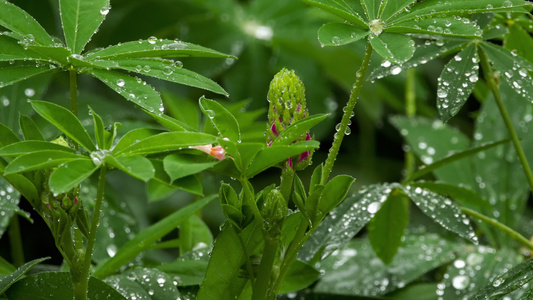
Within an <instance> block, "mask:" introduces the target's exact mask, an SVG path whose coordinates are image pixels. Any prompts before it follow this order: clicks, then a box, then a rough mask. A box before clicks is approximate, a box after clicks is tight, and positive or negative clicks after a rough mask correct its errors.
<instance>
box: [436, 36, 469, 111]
mask: <svg viewBox="0 0 533 300" xmlns="http://www.w3.org/2000/svg"><path fill="white" fill-rule="evenodd" d="M478 63H479V56H478V54H477V47H476V45H475V44H470V45H469V46H468V47H466V48H465V49H463V51H461V52H459V53H458V54H457V55H455V56H454V57H453V58H452V59H451V60H450V62H449V63H448V64H446V66H445V67H444V69H443V70H442V73H441V75H440V77H439V83H438V87H437V108H438V110H439V114H440V117H441V119H442V120H443V121H444V122H446V121H448V120H449V119H450V118H452V117H453V116H455V115H456V114H457V113H458V112H459V110H460V109H461V107H463V105H464V104H465V102H466V100H467V99H468V97H469V96H470V94H471V93H472V91H473V90H474V86H475V84H476V82H477V81H478V79H479V75H478V70H479V64H478Z"/></svg>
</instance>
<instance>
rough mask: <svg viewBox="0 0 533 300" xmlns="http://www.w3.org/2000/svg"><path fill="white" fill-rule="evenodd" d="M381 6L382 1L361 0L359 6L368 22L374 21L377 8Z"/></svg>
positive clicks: (377, 12) (376, 15)
mask: <svg viewBox="0 0 533 300" xmlns="http://www.w3.org/2000/svg"><path fill="white" fill-rule="evenodd" d="M382 4H383V1H376V0H362V1H361V5H362V6H363V9H364V11H365V13H366V16H367V18H368V20H375V19H377V18H379V17H378V15H379V8H380V6H381V5H382Z"/></svg>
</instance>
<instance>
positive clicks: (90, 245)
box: [74, 166, 106, 300]
mask: <svg viewBox="0 0 533 300" xmlns="http://www.w3.org/2000/svg"><path fill="white" fill-rule="evenodd" d="M105 176H106V167H105V166H103V167H102V168H100V175H99V177H98V190H97V191H96V201H95V204H94V212H93V219H92V221H91V231H90V232H89V236H88V238H87V250H86V252H85V257H84V259H83V266H82V270H81V280H80V282H79V283H77V284H75V285H74V299H75V300H86V299H87V289H88V287H89V272H90V267H91V262H92V256H93V251H94V243H95V241H96V231H97V230H98V224H99V223H100V213H101V211H102V202H103V200H104V191H105Z"/></svg>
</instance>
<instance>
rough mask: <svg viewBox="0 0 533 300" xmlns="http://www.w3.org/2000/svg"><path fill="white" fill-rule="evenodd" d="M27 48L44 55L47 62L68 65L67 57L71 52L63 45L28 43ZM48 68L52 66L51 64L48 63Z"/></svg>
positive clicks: (69, 56) (68, 57)
mask: <svg viewBox="0 0 533 300" xmlns="http://www.w3.org/2000/svg"><path fill="white" fill-rule="evenodd" d="M28 49H29V50H31V51H33V52H35V53H38V54H39V55H41V56H44V57H45V58H47V60H48V61H49V62H52V61H54V62H56V63H58V64H61V65H69V59H70V58H71V54H72V52H71V51H70V50H69V49H68V48H65V47H63V46H39V45H29V46H28ZM50 68H52V65H50Z"/></svg>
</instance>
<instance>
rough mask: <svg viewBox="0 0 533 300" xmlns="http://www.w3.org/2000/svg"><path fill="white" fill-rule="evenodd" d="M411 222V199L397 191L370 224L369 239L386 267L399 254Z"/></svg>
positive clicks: (392, 193)
mask: <svg viewBox="0 0 533 300" xmlns="http://www.w3.org/2000/svg"><path fill="white" fill-rule="evenodd" d="M408 221H409V198H407V197H406V196H405V194H404V193H403V192H401V190H398V189H395V190H393V191H392V192H391V193H390V194H389V197H388V198H387V200H386V201H385V202H384V203H383V204H382V205H381V208H380V209H379V211H378V212H377V213H376V215H375V216H374V218H372V220H370V223H369V224H368V239H369V240H370V244H371V245H372V248H373V249H374V252H375V253H376V255H377V256H378V257H379V259H381V261H382V262H383V263H385V264H386V265H388V264H390V263H391V262H392V259H393V258H394V256H395V255H396V253H397V252H398V249H399V248H400V245H401V244H402V237H403V235H404V231H405V228H406V227H407V223H408Z"/></svg>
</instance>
